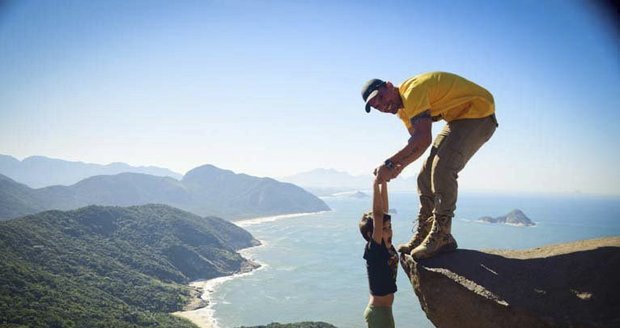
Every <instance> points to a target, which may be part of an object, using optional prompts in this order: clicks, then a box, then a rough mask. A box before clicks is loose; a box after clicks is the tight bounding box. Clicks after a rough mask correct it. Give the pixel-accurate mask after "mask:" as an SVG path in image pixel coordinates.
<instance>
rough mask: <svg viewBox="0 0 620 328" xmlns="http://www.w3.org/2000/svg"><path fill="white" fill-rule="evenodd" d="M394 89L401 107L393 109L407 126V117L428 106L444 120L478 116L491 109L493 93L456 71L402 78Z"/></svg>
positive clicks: (420, 111) (408, 121)
mask: <svg viewBox="0 0 620 328" xmlns="http://www.w3.org/2000/svg"><path fill="white" fill-rule="evenodd" d="M398 90H399V92H400V96H401V98H402V100H403V106H404V107H403V108H400V109H399V110H398V112H397V113H396V114H397V115H398V117H399V118H400V119H401V120H402V121H403V122H404V123H405V126H407V129H410V128H411V118H413V117H415V116H417V115H418V114H420V113H422V112H424V111H426V110H429V109H430V112H431V116H441V118H443V119H444V120H446V121H447V122H450V121H454V120H460V119H467V118H482V117H487V116H489V115H491V114H493V113H495V103H494V101H493V95H492V94H491V93H490V92H489V91H487V90H486V89H485V88H483V87H481V86H479V85H477V84H475V83H473V82H471V81H468V80H466V79H464V78H462V77H460V76H458V75H455V74H451V73H444V72H432V73H424V74H420V75H417V76H414V77H412V78H410V79H409V80H407V81H405V82H403V83H402V84H401V85H400V86H399V87H398Z"/></svg>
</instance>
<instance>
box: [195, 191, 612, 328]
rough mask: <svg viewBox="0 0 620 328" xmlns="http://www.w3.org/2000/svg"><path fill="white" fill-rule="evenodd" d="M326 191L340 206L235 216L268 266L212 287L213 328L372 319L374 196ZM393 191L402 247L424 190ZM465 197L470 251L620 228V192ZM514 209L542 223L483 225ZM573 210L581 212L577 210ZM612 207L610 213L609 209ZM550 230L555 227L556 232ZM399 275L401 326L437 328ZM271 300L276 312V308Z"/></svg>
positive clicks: (459, 216) (249, 253) (459, 223)
mask: <svg viewBox="0 0 620 328" xmlns="http://www.w3.org/2000/svg"><path fill="white" fill-rule="evenodd" d="M321 198H322V199H324V200H325V201H326V202H327V203H328V205H330V207H331V208H332V211H322V212H318V213H303V214H298V215H295V214H293V215H278V216H271V217H262V218H253V219H247V220H241V221H235V222H234V223H235V224H237V225H239V226H242V227H243V228H244V229H246V230H248V231H249V232H250V233H252V234H253V235H254V236H255V238H257V239H258V240H259V241H260V242H261V245H260V246H257V247H251V248H247V249H244V250H241V251H240V254H242V256H244V257H246V258H248V259H249V260H252V261H256V262H259V263H260V264H261V267H260V268H259V269H257V270H252V271H251V272H249V273H245V274H242V275H233V276H226V277H222V278H223V279H221V280H219V282H218V283H214V284H213V285H212V286H210V288H209V289H208V290H206V289H205V294H206V295H205V296H204V297H203V299H204V298H206V299H209V300H210V303H209V305H208V306H207V308H205V309H206V310H202V311H210V315H211V316H210V317H211V319H212V324H213V325H212V326H211V327H214V328H224V327H226V328H228V327H237V326H241V325H245V326H252V325H266V324H268V323H271V322H280V323H290V322H299V321H325V322H329V323H331V324H334V325H336V326H338V327H340V328H349V327H351V328H352V327H359V326H360V325H361V324H363V321H361V320H362V317H361V313H362V311H363V308H364V307H365V304H366V302H367V297H368V291H367V286H366V285H367V281H366V276H365V275H366V272H365V269H364V266H363V261H362V259H361V250H362V248H363V240H362V239H361V237H359V232H358V231H357V230H356V229H357V226H356V224H357V221H358V220H359V216H361V213H363V212H364V211H365V210H368V209H369V208H370V205H371V204H370V202H371V198H370V197H365V198H361V199H358V198H349V197H346V196H339V197H321ZM390 198H391V204H392V205H393V206H391V207H394V208H395V209H396V210H397V211H396V213H395V214H394V215H393V228H394V233H395V237H394V238H395V239H394V244H398V243H401V242H404V241H406V240H407V239H408V238H409V237H410V234H411V228H412V224H411V218H413V217H415V214H417V194H416V193H415V192H407V191H405V192H393V193H391V195H390ZM459 202H460V203H459V204H457V206H459V208H457V212H456V216H455V220H454V223H453V226H454V232H455V236H456V238H457V241H459V246H460V248H463V249H479V250H483V249H498V248H499V249H515V250H516V249H528V248H533V247H539V246H542V245H548V244H557V243H564V242H570V241H575V240H582V239H592V238H597V237H604V236H613V235H618V234H620V224H619V223H618V220H616V218H618V217H620V202H617V201H616V199H615V198H613V197H612V198H609V197H577V198H575V197H558V196H557V195H546V196H545V197H542V195H540V194H536V195H534V196H532V195H531V194H530V195H523V194H520V195H512V196H510V195H506V194H504V195H495V194H493V195H489V194H485V193H471V192H464V193H462V195H461V196H460V200H459ZM481 204H483V205H484V206H481ZM571 207H572V208H573V210H571ZM514 208H520V209H522V210H524V212H525V213H526V215H528V216H529V217H530V218H531V219H532V220H533V221H534V222H536V226H534V227H517V226H510V225H505V224H487V223H479V222H475V220H476V219H478V218H479V217H481V216H484V215H491V216H495V215H504V214H506V213H508V212H509V211H510V210H512V209H514ZM577 209H579V210H577ZM571 212H574V213H573V214H574V215H572V216H571V215H568V214H569V213H571ZM587 212H592V213H598V214H597V217H595V218H592V219H590V220H584V219H580V217H583V216H584V215H583V213H587ZM605 212H607V216H604V215H601V214H600V213H605ZM243 222H246V223H245V224H244V223H243ZM550 231H552V232H553V231H555V233H551V234H550V233H549V232H550ZM315 235H316V236H315ZM305 244H308V245H309V246H308V247H309V248H308V249H307V248H305V247H304V246H303V245H305ZM341 262H343V263H344V264H340V263H341ZM398 275H399V280H398V288H399V291H398V292H397V294H396V300H395V304H394V315H395V319H396V322H397V326H399V322H400V326H409V325H408V324H405V322H412V323H413V325H414V326H415V327H429V328H430V327H433V325H432V324H431V323H430V321H428V320H427V319H426V317H425V314H424V313H423V312H422V310H421V308H420V305H419V302H418V299H417V297H415V295H414V294H413V290H412V287H411V285H410V283H409V281H408V280H407V279H406V277H405V274H404V272H403V271H402V270H399V274H398ZM217 279H220V278H217ZM289 285H290V286H289ZM317 290H318V291H319V292H317ZM320 291H324V292H325V297H328V298H330V300H329V302H328V303H329V304H331V306H329V305H327V306H326V305H325V302H317V299H318V298H320V297H321V295H323V294H321V293H320ZM287 300H288V302H287ZM339 300H341V301H339ZM267 305H269V306H267ZM267 307H269V308H274V309H276V310H273V311H270V310H266V308H267ZM241 308H243V309H244V310H243V311H241V310H240V309H241ZM197 311H201V310H197ZM295 312H298V313H295ZM205 327H206V326H205Z"/></svg>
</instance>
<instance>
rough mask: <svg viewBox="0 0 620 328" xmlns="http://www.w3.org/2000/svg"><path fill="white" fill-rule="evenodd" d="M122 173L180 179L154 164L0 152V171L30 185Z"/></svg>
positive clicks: (69, 182)
mask: <svg viewBox="0 0 620 328" xmlns="http://www.w3.org/2000/svg"><path fill="white" fill-rule="evenodd" d="M123 172H133V173H144V174H150V175H155V176H163V177H172V178H175V179H181V177H182V175H181V174H179V173H176V172H172V171H171V170H168V169H165V168H159V167H155V166H140V167H135V166H131V165H128V164H125V163H111V164H107V165H100V164H89V163H83V162H73V161H66V160H62V159H55V158H48V157H44V156H30V157H28V158H24V159H23V160H21V161H20V160H18V159H16V158H14V157H12V156H8V155H2V154H0V174H3V175H5V176H7V177H9V178H11V179H13V180H15V181H19V182H21V183H23V184H25V185H27V186H29V187H31V188H41V187H47V186H54V185H63V186H68V185H72V184H74V183H77V182H79V181H81V180H83V179H86V178H88V177H92V176H95V175H113V174H118V173H123Z"/></svg>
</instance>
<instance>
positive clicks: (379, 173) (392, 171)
mask: <svg viewBox="0 0 620 328" xmlns="http://www.w3.org/2000/svg"><path fill="white" fill-rule="evenodd" d="M403 168H404V166H402V165H400V164H397V165H394V167H393V168H389V167H387V166H386V165H385V164H383V165H381V166H379V167H378V168H376V169H375V171H374V172H373V173H374V175H375V181H376V182H378V183H383V182H390V180H392V179H394V178H396V177H398V175H399V174H400V172H402V171H403Z"/></svg>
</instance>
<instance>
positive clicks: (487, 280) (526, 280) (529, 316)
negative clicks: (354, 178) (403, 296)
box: [400, 237, 620, 328]
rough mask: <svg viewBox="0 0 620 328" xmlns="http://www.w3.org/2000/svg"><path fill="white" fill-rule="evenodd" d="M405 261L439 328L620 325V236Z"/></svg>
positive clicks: (423, 304) (406, 258) (424, 306)
mask: <svg viewBox="0 0 620 328" xmlns="http://www.w3.org/2000/svg"><path fill="white" fill-rule="evenodd" d="M400 261H401V265H402V267H403V269H404V270H405V272H406V273H407V275H408V277H409V279H410V281H411V284H412V286H413V289H414V292H415V294H416V295H417V296H418V298H419V300H420V305H421V307H422V310H423V311H424V312H425V313H426V316H427V317H428V319H429V320H430V321H431V322H432V323H433V324H434V325H435V326H437V327H440V328H441V327H448V328H454V327H458V328H468V327H471V328H485V327H489V328H491V327H493V328H496V327H507V328H510V327H529V328H535V327H610V328H611V327H620V237H608V238H601V239H593V240H584V241H578V242H572V243H566V244H557V245H550V246H544V247H540V248H534V249H529V250H517V251H509V250H484V251H476V250H468V249H459V250H456V251H454V252H451V253H445V254H441V255H438V256H436V257H434V258H430V259H427V260H419V261H415V260H413V258H411V256H409V255H401V258H400Z"/></svg>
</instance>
